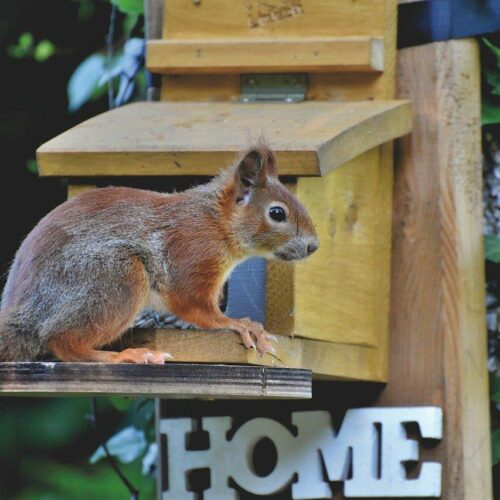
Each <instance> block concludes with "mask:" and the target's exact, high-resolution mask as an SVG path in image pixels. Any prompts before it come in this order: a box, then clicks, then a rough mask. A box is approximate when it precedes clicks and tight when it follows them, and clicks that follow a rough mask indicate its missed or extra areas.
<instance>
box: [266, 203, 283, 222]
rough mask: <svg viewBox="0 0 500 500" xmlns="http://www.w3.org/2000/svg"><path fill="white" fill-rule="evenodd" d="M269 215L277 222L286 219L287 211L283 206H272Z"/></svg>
mask: <svg viewBox="0 0 500 500" xmlns="http://www.w3.org/2000/svg"><path fill="white" fill-rule="evenodd" d="M269 217H271V219H272V220H274V221H276V222H285V221H286V213H285V211H284V210H283V208H281V207H271V208H270V209H269Z"/></svg>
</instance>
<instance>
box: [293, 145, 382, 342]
mask: <svg viewBox="0 0 500 500" xmlns="http://www.w3.org/2000/svg"><path fill="white" fill-rule="evenodd" d="M388 170H389V169H385V172H384V170H383V168H382V164H381V162H380V150H379V149H378V148H375V149H372V150H371V151H369V152H368V153H365V154H364V155H361V156H359V157H358V158H356V159H355V160H352V161H350V162H349V163H347V164H346V165H344V166H343V167H341V168H340V169H338V170H337V171H335V172H332V173H331V174H330V175H328V176H326V177H324V178H319V179H318V181H317V180H316V179H314V178H303V179H300V182H299V183H298V186H297V194H298V197H299V199H300V200H301V201H302V202H303V203H304V204H305V206H306V207H307V209H308V211H309V213H310V215H311V217H312V219H313V220H314V221H315V224H316V230H317V232H318V236H319V240H320V249H319V250H318V252H316V254H314V255H313V256H312V257H310V258H309V259H307V260H306V261H304V262H300V263H297V264H296V269H295V308H294V312H295V328H294V333H295V335H297V336H300V337H307V338H315V339H319V340H328V341H330V342H341V343H346V344H359V345H370V346H375V345H377V344H378V335H379V332H378V326H379V325H378V322H377V317H378V315H379V314H383V313H384V312H385V313H386V314H388V309H387V308H386V310H385V311H380V310H379V303H378V297H379V296H380V295H381V294H382V295H388V289H387V287H386V289H383V290H382V289H381V288H380V284H381V280H380V276H379V274H380V273H381V272H384V271H387V270H386V269H385V268H384V267H381V266H378V265H377V263H378V259H379V256H378V253H379V252H380V251H381V248H380V246H379V244H378V242H379V241H380V239H381V238H388V236H389V235H390V232H389V231H388V230H387V229H386V228H385V227H384V226H386V227H390V217H389V216H387V214H388V212H389V213H390V210H389V211H388V210H387V207H386V206H382V205H381V204H382V203H385V204H387V203H389V207H390V199H387V198H382V197H381V189H382V186H383V185H384V184H389V186H390V184H391V173H390V172H388ZM383 218H384V219H385V220H383ZM384 250H386V251H389V249H388V248H385V249H384ZM387 285H388V283H387Z"/></svg>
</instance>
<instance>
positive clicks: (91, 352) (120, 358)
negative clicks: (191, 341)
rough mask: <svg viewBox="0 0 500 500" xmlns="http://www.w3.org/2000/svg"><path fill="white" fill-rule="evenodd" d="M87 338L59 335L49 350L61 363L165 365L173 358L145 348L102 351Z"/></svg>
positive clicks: (165, 353)
mask: <svg viewBox="0 0 500 500" xmlns="http://www.w3.org/2000/svg"><path fill="white" fill-rule="evenodd" d="M85 338H89V336H87V335H82V334H80V335H75V333H74V332H72V333H70V334H62V335H58V336H57V337H55V338H54V339H52V340H51V341H50V342H49V345H48V347H49V350H50V351H51V352H52V353H53V354H55V355H56V356H57V357H58V358H59V359H60V360H61V361H83V362H101V363H146V364H163V363H165V361H166V360H167V359H170V358H172V356H171V355H170V354H169V353H168V352H162V351H151V350H149V349H145V348H142V347H141V348H136V349H135V348H128V349H125V350H123V351H121V352H115V351H102V350H99V349H95V348H93V347H92V346H91V345H90V344H89V342H88V341H85Z"/></svg>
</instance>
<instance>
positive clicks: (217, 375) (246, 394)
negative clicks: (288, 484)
mask: <svg viewBox="0 0 500 500" xmlns="http://www.w3.org/2000/svg"><path fill="white" fill-rule="evenodd" d="M0 395H6V396H8V395H12V396H23V395H24V396H42V395H45V396H70V395H73V396H84V395H85V396H88V395H95V396H106V395H122V396H137V397H138V396H146V397H159V398H214V399H215V398H218V399H308V398H310V397H311V371H310V370H297V369H289V368H267V367H261V366H248V365H246V366H241V365H214V364H188V363H186V364H183V363H167V364H165V365H136V364H126V363H124V364H116V365H114V364H104V363H62V362H34V363H0Z"/></svg>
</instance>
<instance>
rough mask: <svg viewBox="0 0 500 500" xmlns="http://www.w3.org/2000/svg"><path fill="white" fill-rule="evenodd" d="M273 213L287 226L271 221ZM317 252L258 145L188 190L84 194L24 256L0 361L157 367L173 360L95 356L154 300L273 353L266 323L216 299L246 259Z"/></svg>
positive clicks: (3, 325)
mask: <svg viewBox="0 0 500 500" xmlns="http://www.w3.org/2000/svg"><path fill="white" fill-rule="evenodd" d="M271 207H273V210H272V211H271ZM276 213H278V216H279V215H282V214H283V213H286V220H285V221H278V220H273V217H272V216H271V215H273V216H274V217H276ZM318 245H319V243H318V240H317V237H316V233H315V231H314V227H313V225H312V222H311V220H310V218H309V216H308V214H307V212H306V210H305V208H304V207H303V206H302V204H301V203H300V202H299V201H298V200H297V199H296V198H295V197H294V196H293V195H292V194H291V193H290V192H289V191H288V190H287V189H286V188H285V187H284V186H283V185H282V184H281V183H280V182H279V180H278V177H277V165H276V159H275V157H274V154H273V153H272V151H271V150H270V149H269V148H268V147H267V146H265V145H262V144H261V145H258V146H256V147H254V148H252V149H250V150H249V151H247V152H246V154H244V155H243V156H242V159H241V160H240V161H239V162H238V164H237V165H236V166H234V167H231V168H229V169H227V170H225V171H224V172H222V173H221V174H220V175H219V176H217V177H216V178H214V179H213V180H212V181H211V182H210V183H208V184H205V185H202V186H198V187H196V188H193V189H190V190H188V191H185V192H181V193H174V194H161V193H157V192H152V191H144V190H139V189H131V188H115V187H111V188H104V189H97V190H93V191H89V192H87V193H84V194H82V195H80V196H77V197H75V198H73V199H71V200H69V201H67V202H65V203H63V204H62V205H60V206H59V207H57V208H56V209H55V210H53V211H52V212H51V213H49V214H48V215H47V216H46V217H44V218H43V219H42V220H41V221H40V222H39V223H38V225H37V226H36V227H35V228H34V229H33V231H32V232H31V233H30V234H29V235H28V236H27V238H26V239H25V241H24V242H23V244H22V245H21V247H20V249H19V251H18V252H17V255H16V257H15V260H14V263H13V265H12V268H11V270H10V273H9V277H8V280H7V284H6V286H5V289H4V293H3V297H2V305H1V310H0V359H1V360H8V361H21V360H32V359H34V358H35V357H36V356H37V355H38V354H39V353H41V352H44V351H46V350H49V351H51V352H52V353H53V354H55V355H56V356H57V357H58V358H60V359H62V360H67V361H108V362H124V361H125V362H152V363H162V362H163V361H164V360H165V358H166V357H168V354H167V353H160V352H154V351H148V350H146V349H126V350H125V351H122V352H120V353H117V352H106V351H102V350H99V348H100V347H102V346H103V345H105V344H109V343H110V342H112V341H114V340H116V339H117V338H118V337H120V335H121V334H122V333H123V332H124V331H125V330H126V329H127V328H129V327H130V326H131V325H132V324H133V321H134V318H135V317H136V316H137V314H138V313H139V312H140V311H141V310H142V309H143V308H144V307H146V305H151V303H154V304H153V305H154V306H156V307H157V308H158V307H160V308H162V309H165V310H168V311H170V312H171V313H173V314H175V315H176V316H178V317H179V318H181V319H183V320H184V321H187V322H189V323H192V324H194V325H196V326H198V327H201V328H214V329H218V328H228V329H232V330H235V331H236V332H238V333H239V334H240V335H241V337H242V340H243V343H244V345H245V346H246V347H256V348H257V349H258V350H259V352H260V353H264V352H269V351H272V350H273V349H272V347H271V344H270V343H269V340H270V336H269V335H268V334H267V332H265V331H264V330H263V328H262V326H261V325H260V324H258V323H254V322H252V321H249V320H238V319H231V318H228V317H226V316H224V314H223V313H222V312H221V311H220V309H219V306H218V297H219V294H220V290H221V288H222V286H223V284H224V282H225V280H226V279H227V277H228V275H229V273H230V271H231V269H232V268H233V267H234V266H235V265H236V264H237V263H238V262H241V261H242V260H243V259H245V258H247V257H250V256H254V255H263V256H266V257H274V258H280V259H285V260H295V259H299V258H303V257H306V256H307V255H309V254H310V253H312V252H313V251H314V250H316V249H317V247H318Z"/></svg>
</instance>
